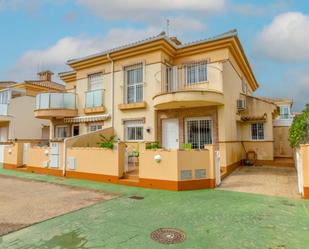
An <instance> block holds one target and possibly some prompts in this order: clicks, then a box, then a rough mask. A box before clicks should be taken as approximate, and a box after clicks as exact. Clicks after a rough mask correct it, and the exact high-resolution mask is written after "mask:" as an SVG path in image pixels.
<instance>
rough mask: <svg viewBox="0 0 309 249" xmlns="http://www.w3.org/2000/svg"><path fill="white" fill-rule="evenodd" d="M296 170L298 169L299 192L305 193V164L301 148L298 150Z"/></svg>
mask: <svg viewBox="0 0 309 249" xmlns="http://www.w3.org/2000/svg"><path fill="white" fill-rule="evenodd" d="M296 170H297V178H298V192H299V193H300V194H301V195H303V192H304V186H303V165H302V160H301V152H300V149H297V150H296Z"/></svg>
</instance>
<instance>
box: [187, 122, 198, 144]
mask: <svg viewBox="0 0 309 249" xmlns="http://www.w3.org/2000/svg"><path fill="white" fill-rule="evenodd" d="M187 132H188V134H187V138H188V141H187V142H188V143H190V144H192V148H193V149H197V148H199V129H198V121H197V120H190V121H187Z"/></svg>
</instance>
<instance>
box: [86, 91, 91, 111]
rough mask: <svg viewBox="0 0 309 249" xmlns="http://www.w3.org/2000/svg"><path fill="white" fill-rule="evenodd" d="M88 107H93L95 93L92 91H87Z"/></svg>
mask: <svg viewBox="0 0 309 249" xmlns="http://www.w3.org/2000/svg"><path fill="white" fill-rule="evenodd" d="M85 101H86V107H87V108H88V107H93V94H92V92H86V99H85Z"/></svg>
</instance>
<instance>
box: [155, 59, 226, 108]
mask: <svg viewBox="0 0 309 249" xmlns="http://www.w3.org/2000/svg"><path fill="white" fill-rule="evenodd" d="M222 81H223V79H222V63H207V62H198V63H192V64H188V65H181V66H173V67H166V68H165V70H163V74H162V84H161V90H160V93H159V94H157V95H156V96H155V97H154V98H153V101H154V107H155V108H156V109H170V108H192V107H202V106H212V105H222V104H223V103H224V99H223V92H222V91H223V90H222V89H223V83H222Z"/></svg>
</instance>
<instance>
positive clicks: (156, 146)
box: [146, 142, 162, 150]
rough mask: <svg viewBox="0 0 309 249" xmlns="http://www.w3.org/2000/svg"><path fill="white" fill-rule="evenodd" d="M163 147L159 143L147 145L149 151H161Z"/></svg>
mask: <svg viewBox="0 0 309 249" xmlns="http://www.w3.org/2000/svg"><path fill="white" fill-rule="evenodd" d="M161 148H162V146H161V144H160V143H159V142H154V143H151V144H148V145H146V149H147V150H151V149H161Z"/></svg>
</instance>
